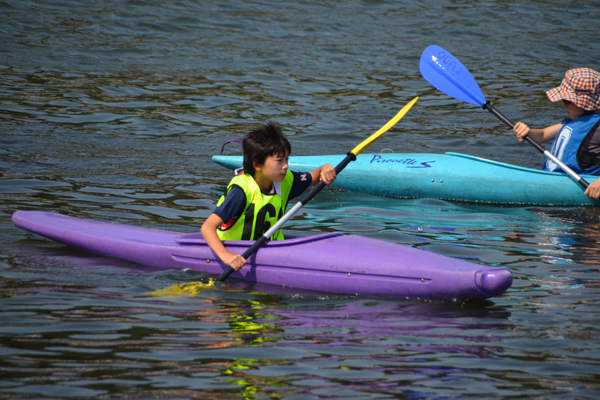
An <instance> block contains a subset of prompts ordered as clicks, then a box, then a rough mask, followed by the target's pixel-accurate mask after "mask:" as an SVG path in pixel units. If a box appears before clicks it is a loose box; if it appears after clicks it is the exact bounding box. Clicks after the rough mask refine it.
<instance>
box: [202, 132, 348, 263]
mask: <svg viewBox="0 0 600 400" xmlns="http://www.w3.org/2000/svg"><path fill="white" fill-rule="evenodd" d="M243 147H244V171H243V173H242V174H240V175H237V176H236V177H234V178H233V179H232V180H231V182H230V183H229V185H228V186H227V191H226V192H225V194H224V195H223V196H221V199H220V200H219V202H218V203H217V208H216V209H215V211H213V213H212V214H211V215H210V217H208V218H207V220H206V221H205V222H204V224H203V225H202V228H201V230H200V231H201V232H202V236H204V240H206V243H207V244H208V245H209V246H210V248H211V249H212V250H213V251H214V252H215V253H216V254H217V256H218V257H219V258H220V259H221V261H223V263H225V264H226V265H228V266H230V267H231V268H233V269H234V270H236V271H237V270H239V269H240V268H242V266H243V265H244V264H245V263H246V260H245V259H244V258H243V257H242V256H241V255H239V254H234V253H231V252H230V251H228V250H227V249H226V248H225V246H224V245H223V243H222V242H221V241H222V240H257V239H259V238H260V237H261V236H262V235H263V234H264V233H265V232H266V231H267V230H268V229H269V228H270V227H271V226H272V224H274V223H276V222H277V221H278V220H279V219H280V218H281V217H282V216H283V214H284V213H285V207H286V205H287V203H288V201H289V200H290V199H292V198H294V197H296V196H299V195H300V194H302V192H304V190H305V189H306V188H307V187H308V186H310V185H311V184H313V182H314V183H317V182H319V180H322V181H323V182H324V183H325V184H326V185H328V186H329V185H331V184H332V183H333V181H334V180H335V177H336V173H335V169H334V168H333V167H332V166H331V165H330V164H325V165H323V166H321V167H319V168H317V169H315V170H314V171H312V172H307V173H298V172H292V171H288V157H289V155H290V153H291V152H292V147H291V145H290V142H289V141H288V140H287V139H286V138H285V137H284V136H283V133H282V132H281V129H280V128H279V125H277V123H275V122H270V121H269V122H267V124H265V125H263V126H260V127H259V128H257V129H255V130H253V131H251V132H249V133H248V134H246V136H244V140H243ZM270 239H271V240H282V239H283V234H282V232H281V229H280V230H279V231H277V232H276V233H275V234H274V235H273V237H271V238H270Z"/></svg>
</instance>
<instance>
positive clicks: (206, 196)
mask: <svg viewBox="0 0 600 400" xmlns="http://www.w3.org/2000/svg"><path fill="white" fill-rule="evenodd" d="M599 18H600V6H598V4H596V3H595V2H593V1H581V2H569V1H431V0H426V1H345V2H338V1H300V2H285V1H284V2H276V1H252V2H243V1H224V2H202V1H189V0H185V1H177V2H158V1H94V2H91V1H47V0H44V1H18V2H17V1H0V40H1V42H0V43H1V44H0V123H1V125H0V129H1V134H0V204H1V208H0V306H1V308H0V322H2V323H1V325H0V356H1V357H0V397H1V398H11V399H13V398H15V399H16V398H23V399H24V398H44V399H57V398H69V399H74V398H82V399H83V398H85V399H90V398H109V399H125V398H135V399H142V398H143V399H184V398H198V399H230V398H231V399H237V398H248V399H272V398H285V399H465V398H472V399H512V398H529V399H548V398H560V399H585V398H589V399H592V398H596V397H597V394H596V395H594V394H593V393H597V392H598V391H599V390H600V378H599V376H600V352H599V350H600V345H599V342H598V339H599V338H600V334H599V332H600V331H599V329H600V308H599V305H598V298H599V295H600V274H599V273H598V265H599V264H600V245H599V244H598V234H599V232H598V229H599V226H600V219H599V215H600V212H599V211H598V210H596V209H594V208H550V207H523V208H515V207H500V206H483V205H474V204H460V203H449V202H442V201H439V200H435V199H414V200H401V199H389V198H379V197H373V196H368V195H361V194H355V193H349V192H342V191H339V190H335V189H328V190H325V191H324V192H322V193H321V194H319V195H318V196H317V198H315V200H313V201H312V202H311V203H309V204H308V205H307V206H306V207H305V209H303V210H302V211H301V213H300V215H299V216H298V217H297V218H296V219H294V220H293V221H291V222H290V224H289V226H288V227H289V229H291V230H295V231H300V232H305V233H309V232H314V231H342V232H345V233H352V234H358V235H365V236H369V237H374V238H378V239H381V240H388V241H392V242H396V243H400V244H405V245H408V246H414V247H419V248H422V249H425V250H429V251H434V252H437V253H441V254H445V255H448V256H452V257H461V258H465V259H468V260H470V261H473V262H476V263H480V264H484V265H489V266H505V267H508V268H510V269H511V270H512V271H513V276H514V284H513V286H512V288H511V289H510V290H509V291H508V292H507V293H506V294H504V295H502V296H500V297H498V298H494V299H491V300H489V301H485V302H470V303H458V304H457V303H435V302H423V301H418V300H406V299H402V300H394V299H381V298H363V297H344V296H327V295H325V296H306V295H295V294H277V293H275V291H269V290H265V291H262V292H255V291H251V290H249V289H247V288H245V287H244V286H243V285H232V286H229V287H224V288H199V291H198V292H197V293H194V294H190V296H186V297H178V298H162V297H153V296H149V295H148V293H149V292H150V291H153V290H157V289H162V288H165V287H169V286H171V285H172V284H174V283H186V282H195V281H206V280H207V279H208V277H207V276H204V275H202V274H199V273H195V272H190V271H187V272H183V271H148V270H147V269H146V268H144V267H143V266H140V265H136V264H132V263H127V262H123V261H119V260H115V259H109V258H102V257H96V256H93V255H90V254H86V253H83V252H79V251H76V250H74V249H70V248H67V247H65V246H62V245H59V244H56V243H53V242H50V241H48V240H45V239H42V238H40V237H37V236H35V235H33V234H29V233H27V232H24V231H21V230H19V229H17V228H15V227H14V226H13V225H12V223H11V220H10V217H11V215H12V213H13V212H15V211H16V210H34V209H35V210H49V211H55V212H60V213H63V214H67V215H73V216H83V217H92V218H97V219H103V220H111V221H117V222H121V223H128V224H139V225H146V226H152V227H160V228H166V229H172V230H180V231H183V232H193V231H197V230H198V229H199V227H200V225H201V224H202V222H203V220H204V218H206V217H207V216H208V215H209V214H210V213H211V211H212V209H213V208H214V205H215V202H216V200H217V199H218V196H219V195H220V193H221V191H222V190H223V189H224V187H225V185H226V184H227V182H228V181H229V179H230V178H231V172H230V171H228V170H225V169H224V168H221V167H219V166H217V165H216V164H214V163H213V162H212V160H211V157H212V156H213V155H215V154H218V153H219V151H220V149H221V146H222V144H223V143H224V142H225V141H226V140H228V139H232V138H236V139H239V138H241V137H242V135H243V134H244V133H245V132H246V131H247V130H248V129H250V128H252V127H253V126H255V125H257V124H260V123H263V122H265V121H266V120H267V119H273V120H275V121H278V122H279V123H280V124H281V125H282V126H283V127H284V131H285V133H286V134H287V136H288V137H289V139H290V141H291V143H292V146H293V153H294V155H319V154H341V153H345V152H347V151H349V150H351V149H352V148H353V147H354V146H355V145H356V144H358V143H360V142H361V141H362V140H364V139H365V138H366V137H367V136H368V135H369V134H371V133H373V132H375V131H376V130H377V129H379V128H380V127H381V126H383V125H384V124H385V123H386V122H387V121H388V120H389V119H390V118H391V117H392V116H394V115H395V114H396V112H397V111H398V110H399V109H400V108H401V107H402V106H403V105H404V104H406V103H407V102H408V101H409V100H410V99H412V98H413V97H415V96H419V97H420V100H419V102H418V103H417V105H416V106H415V107H414V108H413V109H412V110H411V111H410V113H409V114H407V116H406V117H405V118H404V119H403V120H402V121H401V122H400V123H399V124H398V125H397V126H396V127H394V128H393V129H392V130H390V131H389V132H388V133H386V134H385V135H384V136H383V137H382V138H381V139H380V140H378V141H377V142H376V143H375V144H374V145H373V146H372V147H371V148H370V149H369V151H370V152H378V151H380V150H382V149H392V150H393V151H395V152H397V153H418V152H423V153H443V152H446V151H454V152H460V153H466V154H471V155H475V156H479V157H485V158H489V159H493V160H497V161H502V162H508V163H512V164H517V165H521V166H526V167H533V168H537V167H539V166H540V165H541V164H542V162H543V159H542V156H541V155H539V153H537V152H536V151H535V150H534V149H532V148H530V147H528V145H526V144H522V143H518V142H517V141H516V140H515V139H514V137H513V136H512V135H511V134H510V132H508V131H507V129H506V128H505V127H504V126H503V125H502V124H501V123H500V122H499V121H497V120H496V119H495V118H494V117H493V116H492V115H490V114H489V113H487V112H485V111H483V110H481V109H479V108H478V107H475V106H472V105H469V104H463V103H460V102H458V101H456V100H453V99H451V98H449V97H447V96H445V95H443V94H441V93H439V92H437V91H436V90H435V89H433V88H432V87H431V86H430V85H429V84H428V83H427V82H425V81H424V80H423V79H422V78H421V76H420V73H419V69H418V62H419V58H420V56H421V53H422V51H423V50H424V49H425V48H426V47H427V46H429V45H432V44H437V45H439V46H442V47H444V48H445V49H447V50H449V51H451V52H452V53H453V54H454V55H455V56H457V57H459V58H460V59H461V61H462V62H463V64H465V65H466V66H468V67H469V69H470V71H471V73H472V74H473V76H474V77H475V79H476V80H477V82H478V83H479V85H480V86H481V88H482V90H483V92H484V94H485V96H486V97H487V98H488V99H489V100H491V101H492V102H493V104H494V105H495V106H496V107H497V108H498V109H500V110H501V111H502V112H503V113H504V114H506V115H507V116H508V117H509V118H511V119H513V120H515V121H519V120H522V121H524V122H527V123H529V124H530V125H532V126H537V127H540V126H545V125H549V124H552V123H556V122H558V121H560V120H561V119H562V118H564V116H565V112H564V109H563V108H562V107H561V106H559V105H556V104H551V103H550V102H548V101H547V99H546V96H545V94H544V90H548V89H550V88H552V87H555V86H557V85H558V84H559V83H560V80H561V79H562V77H563V75H564V72H565V71H566V70H567V69H569V68H574V67H584V66H585V67H590V68H594V69H596V70H600V56H599V54H600V34H599V33H598V29H597V27H598V19H599ZM535 184H536V183H535V182H532V185H535ZM560 189H561V188H557V190H560Z"/></svg>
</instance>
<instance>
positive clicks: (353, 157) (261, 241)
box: [217, 97, 419, 282]
mask: <svg viewBox="0 0 600 400" xmlns="http://www.w3.org/2000/svg"><path fill="white" fill-rule="evenodd" d="M418 99H419V98H418V97H415V98H414V99H412V100H411V101H410V103H408V104H407V105H405V106H404V107H403V108H402V110H400V111H399V112H398V114H396V116H395V117H394V118H392V119H391V120H389V122H388V123H387V124H385V125H384V126H383V127H382V128H381V129H379V130H378V131H377V132H375V133H374V134H372V135H371V136H369V137H368V138H367V139H366V140H364V141H363V142H362V143H361V144H359V145H358V146H356V147H355V148H354V150H352V151H351V152H349V153H348V155H347V156H346V158H344V159H343V160H342V162H340V163H339V164H338V165H337V166H336V167H335V173H336V174H339V173H340V172H341V171H342V170H343V169H344V168H345V167H346V165H348V164H349V163H350V162H351V161H354V160H356V156H357V155H359V154H360V153H361V152H362V151H363V150H364V149H366V148H367V147H369V146H370V145H371V144H372V143H373V142H374V141H376V140H377V139H379V137H380V136H381V135H383V134H384V133H385V132H387V131H388V130H389V129H390V128H391V127H392V126H394V125H396V123H397V122H398V121H400V119H401V118H402V117H404V115H405V114H406V113H407V112H408V110H410V109H411V107H412V106H413V105H414V104H415V103H416V102H417V100H418ZM324 187H325V184H324V183H323V182H322V181H321V182H319V183H317V184H316V185H315V186H314V187H313V188H312V189H311V191H310V192H308V193H307V194H306V196H304V197H303V198H302V200H300V201H299V202H298V203H296V205H295V206H294V207H292V208H291V209H290V210H289V211H288V212H286V213H285V214H284V215H283V217H281V219H280V220H279V221H277V223H276V224H275V225H273V226H272V227H271V228H270V229H269V230H268V231H266V232H265V233H264V235H262V236H261V237H260V239H258V240H257V241H256V242H255V243H254V244H253V245H252V246H250V247H249V248H248V250H246V251H245V252H244V254H242V257H244V258H245V259H248V257H250V256H251V255H252V254H254V253H255V252H256V251H257V250H258V248H259V247H260V246H262V245H263V244H264V243H265V242H266V241H267V240H269V238H270V237H271V236H273V235H274V234H275V232H277V231H278V230H279V228H281V227H282V226H283V224H285V223H286V222H287V221H289V220H290V218H292V217H293V216H294V214H296V213H297V212H298V210H300V209H301V208H302V206H304V205H305V204H306V203H308V202H309V201H310V200H311V199H312V198H313V197H315V196H316V194H317V193H319V192H320V191H321V189H323V188H324ZM233 272H234V269H233V268H231V267H229V268H227V269H226V270H225V272H223V273H222V274H221V275H220V276H219V278H218V279H217V280H218V281H221V282H222V281H224V280H225V279H227V277H229V275H231V274H232V273H233Z"/></svg>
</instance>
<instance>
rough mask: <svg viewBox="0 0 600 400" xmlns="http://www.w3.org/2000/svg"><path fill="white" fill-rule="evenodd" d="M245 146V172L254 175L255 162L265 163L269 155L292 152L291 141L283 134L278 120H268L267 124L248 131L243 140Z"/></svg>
mask: <svg viewBox="0 0 600 400" xmlns="http://www.w3.org/2000/svg"><path fill="white" fill-rule="evenodd" d="M242 146H243V147H244V173H246V174H250V175H252V176H254V173H255V172H256V170H255V169H254V162H255V161H256V163H257V164H258V165H262V164H264V163H265V160H266V159H267V157H269V156H275V155H281V156H285V155H289V154H290V153H291V152H292V146H291V145H290V142H289V141H288V140H287V139H286V138H285V136H283V133H282V132H281V128H280V127H279V125H278V124H277V122H273V121H267V123H266V124H264V125H261V126H259V127H258V128H256V129H254V130H252V131H250V132H248V133H247V134H246V135H245V136H244V140H243V142H242Z"/></svg>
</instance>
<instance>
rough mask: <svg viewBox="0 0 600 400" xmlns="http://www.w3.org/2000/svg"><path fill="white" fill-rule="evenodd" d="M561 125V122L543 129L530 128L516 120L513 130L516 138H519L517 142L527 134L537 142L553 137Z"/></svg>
mask: <svg viewBox="0 0 600 400" xmlns="http://www.w3.org/2000/svg"><path fill="white" fill-rule="evenodd" d="M561 127H562V124H556V125H551V126H548V127H546V128H544V129H531V128H529V127H528V126H527V125H525V124H524V123H522V122H517V123H516V124H515V127H514V128H513V132H514V133H515V135H516V136H517V139H519V142H522V141H523V139H524V138H525V136H529V137H530V138H532V139H533V140H535V141H536V142H537V143H545V142H548V141H550V140H552V139H554V138H555V137H556V134H557V133H558V132H559V131H560V128H561Z"/></svg>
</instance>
